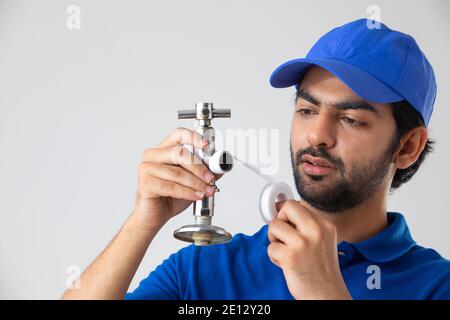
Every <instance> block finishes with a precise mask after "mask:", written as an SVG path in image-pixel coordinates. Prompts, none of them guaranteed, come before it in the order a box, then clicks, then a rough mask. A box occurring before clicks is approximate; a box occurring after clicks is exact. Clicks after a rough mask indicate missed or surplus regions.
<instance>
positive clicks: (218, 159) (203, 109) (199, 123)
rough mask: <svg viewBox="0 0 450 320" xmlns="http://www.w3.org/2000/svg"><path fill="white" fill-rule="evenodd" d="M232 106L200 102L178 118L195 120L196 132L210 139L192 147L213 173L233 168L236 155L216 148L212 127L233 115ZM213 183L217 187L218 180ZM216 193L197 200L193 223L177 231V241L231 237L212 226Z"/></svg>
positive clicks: (207, 242)
mask: <svg viewBox="0 0 450 320" xmlns="http://www.w3.org/2000/svg"><path fill="white" fill-rule="evenodd" d="M230 117H231V110H230V109H215V108H214V107H213V104H212V103H210V102H201V103H197V104H196V105H195V109H192V110H179V111H178V119H196V125H195V131H196V132H197V133H198V134H200V135H201V136H202V137H203V139H204V140H207V141H208V142H209V144H208V146H207V147H206V148H205V149H203V150H202V149H198V148H193V150H192V151H193V153H194V154H195V155H196V156H197V157H198V158H200V159H201V160H202V161H203V162H204V163H205V164H206V165H207V166H208V168H209V169H210V170H211V171H212V172H214V173H225V172H228V171H230V170H231V169H232V168H233V157H232V156H231V154H230V153H228V152H226V151H217V150H216V149H215V131H214V128H213V127H212V126H211V120H212V119H214V118H230ZM210 185H211V186H213V187H216V185H215V181H214V180H213V181H211V182H210ZM213 216H214V195H212V196H209V197H208V196H205V197H203V199H201V200H197V201H195V202H194V219H195V221H194V224H192V225H187V226H183V227H181V228H179V229H177V230H175V232H174V237H175V238H176V239H178V240H182V241H187V242H192V243H194V244H195V245H200V246H204V245H210V244H220V243H225V242H228V241H230V240H231V234H230V233H229V232H227V231H225V230H224V229H223V228H220V227H217V226H213V225H212V223H211V221H212V217H213Z"/></svg>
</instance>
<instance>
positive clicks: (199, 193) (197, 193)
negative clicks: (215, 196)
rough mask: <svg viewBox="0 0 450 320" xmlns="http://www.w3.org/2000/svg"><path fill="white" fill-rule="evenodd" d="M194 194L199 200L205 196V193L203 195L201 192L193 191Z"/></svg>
mask: <svg viewBox="0 0 450 320" xmlns="http://www.w3.org/2000/svg"><path fill="white" fill-rule="evenodd" d="M194 193H195V195H196V196H197V197H199V198H203V196H204V195H205V193H204V192H201V191H195V192H194Z"/></svg>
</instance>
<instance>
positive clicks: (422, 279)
mask: <svg viewBox="0 0 450 320" xmlns="http://www.w3.org/2000/svg"><path fill="white" fill-rule="evenodd" d="M387 217H388V227H387V228H386V229H384V230H383V231H381V232H380V233H378V234H377V235H375V236H373V237H372V238H370V239H368V240H365V241H362V242H359V243H349V242H345V241H342V242H340V243H339V244H338V250H339V251H340V252H341V253H342V254H340V255H339V264H340V268H341V272H342V275H343V277H344V280H345V283H346V285H347V288H348V290H349V291H350V293H351V295H352V297H353V298H354V299H450V261H449V260H446V259H444V258H443V257H441V256H440V255H439V254H438V253H437V252H436V251H434V250H433V249H427V248H424V247H421V246H419V245H417V244H416V243H415V242H414V240H413V239H412V237H411V234H410V232H409V229H408V226H407V224H406V222H405V219H404V217H403V216H402V215H401V214H400V213H395V212H388V213H387ZM267 228H268V226H267V225H264V226H263V227H262V228H261V229H260V230H259V231H258V232H257V233H255V234H254V235H252V236H247V235H244V234H237V235H235V236H234V237H233V239H232V241H231V242H229V243H227V244H223V245H213V246H207V247H196V246H193V245H190V246H187V247H185V248H183V249H181V250H179V251H178V252H176V253H174V254H172V255H170V257H169V258H168V259H166V260H165V261H164V262H163V263H162V264H161V265H159V266H158V267H157V268H156V269H155V270H154V271H153V272H152V273H150V275H149V276H148V277H147V278H146V279H144V280H143V281H141V283H140V285H139V286H138V288H137V289H136V290H134V291H133V292H131V293H128V294H127V295H126V297H125V298H126V299H193V300H195V299H250V300H251V299H268V300H272V299H293V297H292V296H291V294H290V293H289V291H288V288H287V286H286V281H285V279H284V276H283V272H282V270H281V269H280V268H278V267H277V266H275V265H274V264H273V263H272V262H271V261H270V260H269V257H268V255H267V246H268V244H269V240H268V238H267ZM344 253H345V254H344ZM372 265H376V266H378V267H379V268H380V269H379V270H380V279H381V282H380V284H381V286H380V289H376V288H375V289H369V288H368V286H367V279H368V278H369V277H370V276H371V275H372V274H373V272H369V273H368V268H369V266H372ZM369 270H371V269H370V268H369Z"/></svg>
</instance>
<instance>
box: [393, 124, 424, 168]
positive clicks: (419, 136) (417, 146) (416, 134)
mask: <svg viewBox="0 0 450 320" xmlns="http://www.w3.org/2000/svg"><path fill="white" fill-rule="evenodd" d="M427 141H428V130H427V128H425V127H424V126H420V127H417V128H414V129H411V130H410V131H409V132H407V133H406V134H405V135H404V136H403V137H402V139H401V140H400V147H399V150H398V151H397V155H396V156H395V159H394V163H395V165H396V167H397V168H398V169H406V168H408V167H409V166H411V165H412V164H413V163H414V162H416V160H417V159H418V158H419V156H420V154H421V153H422V150H423V149H424V148H425V145H426V143H427Z"/></svg>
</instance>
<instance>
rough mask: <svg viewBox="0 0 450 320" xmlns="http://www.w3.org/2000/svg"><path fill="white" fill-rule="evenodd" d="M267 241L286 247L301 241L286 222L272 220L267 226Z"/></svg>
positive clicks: (295, 231)
mask: <svg viewBox="0 0 450 320" xmlns="http://www.w3.org/2000/svg"><path fill="white" fill-rule="evenodd" d="M267 234H268V236H269V240H270V239H273V240H275V241H277V240H278V241H280V242H282V243H284V244H286V245H294V244H296V243H298V242H299V241H301V238H300V234H299V233H298V231H297V230H296V229H295V228H294V227H292V226H290V225H289V224H288V223H287V222H286V221H283V220H280V219H277V218H275V219H273V220H272V221H271V222H270V224H269V230H268V233H267Z"/></svg>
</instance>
